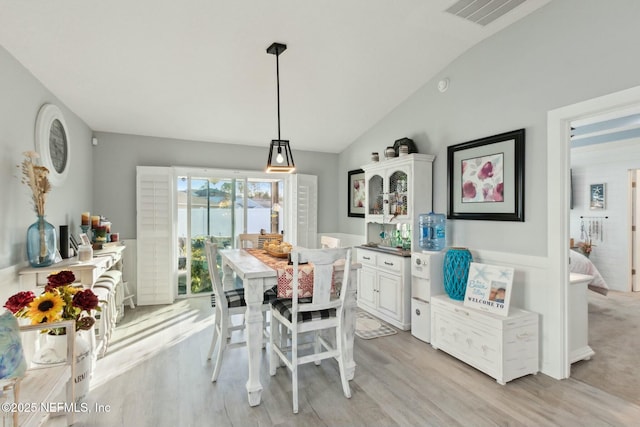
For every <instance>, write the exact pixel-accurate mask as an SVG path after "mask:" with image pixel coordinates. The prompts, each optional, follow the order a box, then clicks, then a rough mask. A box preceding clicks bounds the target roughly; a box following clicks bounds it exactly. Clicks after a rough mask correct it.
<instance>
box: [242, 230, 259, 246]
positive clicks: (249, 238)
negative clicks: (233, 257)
mask: <svg viewBox="0 0 640 427" xmlns="http://www.w3.org/2000/svg"><path fill="white" fill-rule="evenodd" d="M258 236H259V234H250V233H242V234H238V248H240V249H245V248H257V247H258Z"/></svg>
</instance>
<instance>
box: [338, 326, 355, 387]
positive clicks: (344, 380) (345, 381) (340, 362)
mask: <svg viewBox="0 0 640 427" xmlns="http://www.w3.org/2000/svg"><path fill="white" fill-rule="evenodd" d="M343 344H344V342H343V336H342V327H341V326H338V327H336V347H337V349H338V354H339V356H338V368H339V369H340V380H341V381H342V391H343V392H344V397H346V398H347V399H350V398H351V389H350V388H349V380H348V379H347V371H346V369H345V360H344V346H343Z"/></svg>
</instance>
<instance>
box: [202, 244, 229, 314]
mask: <svg viewBox="0 0 640 427" xmlns="http://www.w3.org/2000/svg"><path fill="white" fill-rule="evenodd" d="M205 252H206V254H207V265H208V267H209V276H211V284H212V285H213V293H214V295H215V296H216V307H218V308H220V310H221V312H222V315H225V316H226V315H227V312H228V310H229V307H228V306H227V298H225V296H224V290H223V288H222V278H221V277H220V270H218V245H217V244H216V243H214V242H212V241H210V240H207V241H206V242H205Z"/></svg>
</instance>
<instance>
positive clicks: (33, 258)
mask: <svg viewBox="0 0 640 427" xmlns="http://www.w3.org/2000/svg"><path fill="white" fill-rule="evenodd" d="M56 247H57V243H56V229H55V227H54V226H53V225H51V224H49V223H48V222H47V221H46V220H45V219H44V216H43V215H38V220H37V221H36V222H34V223H33V224H31V225H30V226H29V228H28V229H27V258H28V259H29V264H31V266H32V267H47V266H49V265H51V264H53V261H54V259H55V256H56Z"/></svg>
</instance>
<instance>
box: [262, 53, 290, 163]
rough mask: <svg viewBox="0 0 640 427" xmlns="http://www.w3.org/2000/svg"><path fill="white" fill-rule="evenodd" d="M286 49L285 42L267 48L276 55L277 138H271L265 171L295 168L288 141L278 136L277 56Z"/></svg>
mask: <svg viewBox="0 0 640 427" xmlns="http://www.w3.org/2000/svg"><path fill="white" fill-rule="evenodd" d="M286 49H287V45H286V44H282V43H273V44H272V45H271V46H269V47H268V48H267V53H269V54H271V55H275V56H276V82H277V91H278V139H272V140H271V147H270V148H269V160H267V172H288V173H291V172H293V171H294V170H296V165H295V164H294V163H293V155H292V154H291V147H290V146H289V141H288V140H284V139H281V138H280V67H279V63H278V57H279V56H280V54H281V53H282V52H284V51H285V50H286Z"/></svg>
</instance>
